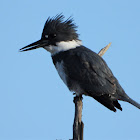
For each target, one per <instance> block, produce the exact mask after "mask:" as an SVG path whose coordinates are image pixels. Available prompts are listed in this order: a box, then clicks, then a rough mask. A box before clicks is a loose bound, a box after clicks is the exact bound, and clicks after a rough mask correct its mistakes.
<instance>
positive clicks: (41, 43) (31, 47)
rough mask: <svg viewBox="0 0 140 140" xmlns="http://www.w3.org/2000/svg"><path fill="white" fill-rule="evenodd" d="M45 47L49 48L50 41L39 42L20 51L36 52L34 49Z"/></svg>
mask: <svg viewBox="0 0 140 140" xmlns="http://www.w3.org/2000/svg"><path fill="white" fill-rule="evenodd" d="M44 46H48V41H47V40H38V41H36V42H34V43H32V44H30V45H27V46H25V47H23V48H21V49H20V50H19V51H20V52H23V51H29V50H34V49H37V48H40V47H44Z"/></svg>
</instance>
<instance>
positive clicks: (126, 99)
mask: <svg viewBox="0 0 140 140" xmlns="http://www.w3.org/2000/svg"><path fill="white" fill-rule="evenodd" d="M121 100H123V101H126V102H128V103H130V104H132V105H134V106H135V107H137V108H139V109H140V104H139V103H137V102H136V101H134V100H133V99H131V98H130V97H128V98H122V99H121Z"/></svg>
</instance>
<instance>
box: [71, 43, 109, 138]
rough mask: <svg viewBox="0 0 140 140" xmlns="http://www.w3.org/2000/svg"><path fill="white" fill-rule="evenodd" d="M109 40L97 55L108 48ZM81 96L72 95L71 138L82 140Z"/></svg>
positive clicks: (102, 53)
mask: <svg viewBox="0 0 140 140" xmlns="http://www.w3.org/2000/svg"><path fill="white" fill-rule="evenodd" d="M110 45H111V42H110V43H109V44H108V45H107V46H106V47H104V48H103V49H101V50H100V51H99V53H98V55H100V56H103V55H104V54H105V52H106V51H107V50H108V49H109V47H110ZM82 99H83V98H82V96H75V97H74V100H73V102H74V104H75V117H74V123H73V140H83V129H84V123H83V122H82V109H83V102H82Z"/></svg>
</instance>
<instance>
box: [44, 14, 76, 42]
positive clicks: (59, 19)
mask: <svg viewBox="0 0 140 140" xmlns="http://www.w3.org/2000/svg"><path fill="white" fill-rule="evenodd" d="M64 18H65V17H64V15H62V14H58V15H56V16H55V17H52V18H50V17H49V18H48V19H47V21H46V23H45V26H44V29H43V32H42V38H45V35H50V34H58V33H61V34H65V35H70V36H73V39H78V34H77V33H76V31H77V30H76V28H77V26H76V25H75V24H74V23H73V18H72V17H69V18H68V19H67V20H65V21H64Z"/></svg>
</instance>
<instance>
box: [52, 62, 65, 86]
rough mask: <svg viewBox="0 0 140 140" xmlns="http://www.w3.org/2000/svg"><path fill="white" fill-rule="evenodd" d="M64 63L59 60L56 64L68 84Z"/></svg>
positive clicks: (60, 74)
mask: <svg viewBox="0 0 140 140" xmlns="http://www.w3.org/2000/svg"><path fill="white" fill-rule="evenodd" d="M63 63H64V62H63V61H61V62H57V63H56V65H55V66H56V69H57V72H58V74H59V76H60V77H61V79H62V80H63V82H64V83H65V84H66V85H67V75H66V74H65V71H64V65H63Z"/></svg>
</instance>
